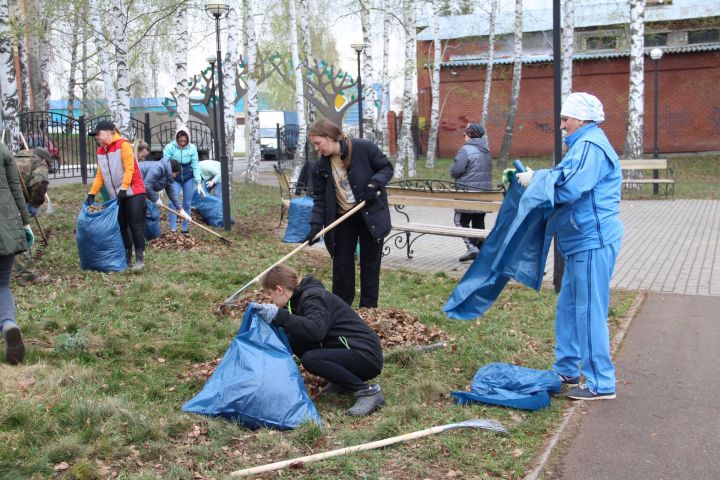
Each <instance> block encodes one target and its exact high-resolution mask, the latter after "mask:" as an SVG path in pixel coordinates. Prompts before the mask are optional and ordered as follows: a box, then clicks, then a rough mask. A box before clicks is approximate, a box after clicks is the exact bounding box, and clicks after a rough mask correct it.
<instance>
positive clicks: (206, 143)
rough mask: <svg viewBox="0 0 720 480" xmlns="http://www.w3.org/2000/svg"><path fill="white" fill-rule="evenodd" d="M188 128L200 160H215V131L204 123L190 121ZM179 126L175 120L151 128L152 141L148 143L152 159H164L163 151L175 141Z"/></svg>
mask: <svg viewBox="0 0 720 480" xmlns="http://www.w3.org/2000/svg"><path fill="white" fill-rule="evenodd" d="M186 127H187V129H188V131H189V133H190V141H191V142H192V143H194V144H195V146H196V147H197V149H198V156H199V157H200V160H207V159H209V158H215V155H214V154H213V151H214V149H213V142H214V141H215V137H214V135H213V131H212V130H211V129H210V127H208V126H207V125H205V124H204V123H203V122H198V121H195V120H190V121H189V122H187V124H186ZM176 132H177V126H176V123H175V121H174V120H171V121H169V122H163V123H160V124H158V125H155V126H153V127H151V128H150V134H149V136H150V139H151V141H147V142H148V144H149V145H150V152H151V155H152V158H153V159H155V160H159V159H160V158H162V150H163V148H164V147H165V145H167V144H168V143H170V142H172V141H173V140H175V133H176Z"/></svg>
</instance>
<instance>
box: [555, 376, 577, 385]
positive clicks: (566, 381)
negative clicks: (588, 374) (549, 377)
mask: <svg viewBox="0 0 720 480" xmlns="http://www.w3.org/2000/svg"><path fill="white" fill-rule="evenodd" d="M558 376H559V377H560V383H562V384H563V385H567V386H568V387H577V386H578V385H580V377H579V376H578V377H569V376H567V375H560V374H558Z"/></svg>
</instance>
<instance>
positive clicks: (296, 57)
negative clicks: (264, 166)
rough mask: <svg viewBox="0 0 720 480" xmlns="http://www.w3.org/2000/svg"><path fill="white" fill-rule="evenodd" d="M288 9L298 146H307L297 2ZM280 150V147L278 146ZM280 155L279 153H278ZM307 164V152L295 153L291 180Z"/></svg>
mask: <svg viewBox="0 0 720 480" xmlns="http://www.w3.org/2000/svg"><path fill="white" fill-rule="evenodd" d="M288 8H289V13H290V58H291V61H292V67H293V71H294V78H295V111H296V112H297V117H298V145H304V144H305V132H306V127H305V95H304V92H303V68H302V63H301V62H300V54H299V53H298V34H297V30H298V28H297V7H296V5H295V0H288ZM278 148H280V145H278ZM278 154H279V152H278ZM304 164H305V150H304V149H302V148H298V149H296V151H295V158H294V159H293V172H292V175H291V180H292V181H293V182H295V181H297V179H298V177H300V170H302V167H303V165H304Z"/></svg>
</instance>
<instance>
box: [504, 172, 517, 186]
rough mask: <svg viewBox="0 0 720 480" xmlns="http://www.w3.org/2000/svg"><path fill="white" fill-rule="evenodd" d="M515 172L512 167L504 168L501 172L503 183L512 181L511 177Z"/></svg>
mask: <svg viewBox="0 0 720 480" xmlns="http://www.w3.org/2000/svg"><path fill="white" fill-rule="evenodd" d="M516 173H517V172H516V171H515V169H514V168H506V169H505V170H503V174H502V182H503V185H507V184H509V183H510V182H511V181H512V179H513V177H514V176H515V174H516Z"/></svg>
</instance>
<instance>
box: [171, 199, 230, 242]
mask: <svg viewBox="0 0 720 480" xmlns="http://www.w3.org/2000/svg"><path fill="white" fill-rule="evenodd" d="M160 206H161V207H162V208H164V209H165V210H167V211H169V212H172V213H174V214H175V215H177V216H178V217H180V218H183V216H182V215H180V212H178V211H177V210H173V209H172V208H170V207H166V206H165V205H160ZM188 221H189V222H190V223H192V224H193V225H195V226H198V227H200V228H202V229H203V230H205V231H206V232H208V233H211V234H213V235H215V236H216V237H218V238H219V239H220V240H222V241H224V242H227V243H229V244H230V245H232V242H231V241H230V240H228V239H227V238H225V237H223V236H222V235H220V234H219V233H217V232H215V231H213V230H210V229H209V228H208V227H206V226H205V225H201V224H199V223H198V222H196V221H195V220H193V219H190V220H188Z"/></svg>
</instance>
